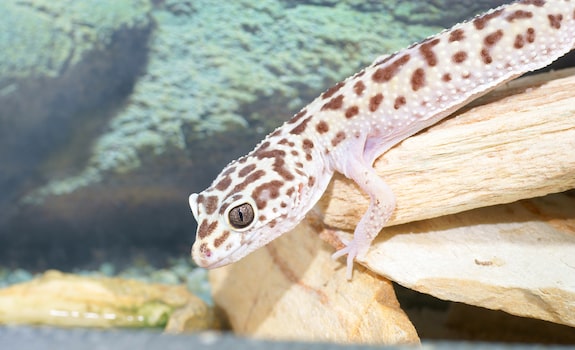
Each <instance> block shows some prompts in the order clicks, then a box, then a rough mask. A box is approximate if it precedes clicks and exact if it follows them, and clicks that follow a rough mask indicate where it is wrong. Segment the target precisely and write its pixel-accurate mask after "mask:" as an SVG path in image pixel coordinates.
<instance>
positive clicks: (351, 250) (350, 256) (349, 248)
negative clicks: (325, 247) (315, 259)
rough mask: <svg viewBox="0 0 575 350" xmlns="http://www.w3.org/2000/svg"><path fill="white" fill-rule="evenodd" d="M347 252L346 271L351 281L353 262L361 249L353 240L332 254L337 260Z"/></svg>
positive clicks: (347, 277) (346, 275) (346, 276)
mask: <svg viewBox="0 0 575 350" xmlns="http://www.w3.org/2000/svg"><path fill="white" fill-rule="evenodd" d="M346 254H347V258H346V265H347V266H346V273H345V278H346V279H347V280H348V281H349V280H351V278H352V276H353V263H354V260H355V258H356V257H357V256H358V254H359V251H358V249H357V247H356V246H355V245H354V244H353V242H351V244H350V243H347V244H346V247H345V248H342V249H340V250H338V251H336V252H335V253H333V254H332V255H331V258H332V259H333V260H337V259H339V258H341V257H342V256H344V255H346Z"/></svg>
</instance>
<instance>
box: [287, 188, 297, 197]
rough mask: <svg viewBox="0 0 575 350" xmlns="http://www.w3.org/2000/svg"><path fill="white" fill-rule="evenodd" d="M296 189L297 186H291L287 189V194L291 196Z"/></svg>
mask: <svg viewBox="0 0 575 350" xmlns="http://www.w3.org/2000/svg"><path fill="white" fill-rule="evenodd" d="M294 191H295V188H293V187H290V188H288V189H287V191H286V194H287V195H288V196H291V195H292V194H293V192H294Z"/></svg>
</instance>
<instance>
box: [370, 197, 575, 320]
mask: <svg viewBox="0 0 575 350" xmlns="http://www.w3.org/2000/svg"><path fill="white" fill-rule="evenodd" d="M574 252H575V196H572V195H571V196H570V195H567V194H555V195H549V196H546V197H543V198H536V199H530V200H523V201H520V202H517V203H512V204H507V205H499V206H493V207H487V208H480V209H475V210H472V211H468V212H465V213H459V214H455V215H448V216H444V217H440V218H436V219H430V220H424V221H420V222H415V223H410V224H404V225H399V226H394V227H390V228H388V229H386V230H384V232H383V233H382V234H380V236H378V237H377V239H376V240H375V242H374V244H373V246H372V249H371V250H370V252H369V254H368V256H367V257H366V259H365V260H363V261H361V262H362V263H363V264H365V265H366V266H367V267H368V268H369V269H370V270H372V271H374V272H376V273H378V274H380V275H382V276H385V277H387V278H389V279H391V280H393V281H396V282H398V283H399V284H401V285H403V286H405V287H408V288H411V289H414V290H417V291H420V292H423V293H428V294H431V295H433V296H436V297H438V298H440V299H445V300H452V301H459V302H463V303H466V304H470V305H477V306H481V307H485V308H489V309H494V310H503V311H506V312H508V313H511V314H514V315H519V316H526V317H532V318H537V319H542V320H547V321H551V322H556V323H560V324H565V325H570V326H575V254H574Z"/></svg>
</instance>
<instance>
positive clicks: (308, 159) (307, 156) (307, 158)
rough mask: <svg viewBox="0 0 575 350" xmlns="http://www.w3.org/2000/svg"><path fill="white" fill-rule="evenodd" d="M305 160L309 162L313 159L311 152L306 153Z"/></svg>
mask: <svg viewBox="0 0 575 350" xmlns="http://www.w3.org/2000/svg"><path fill="white" fill-rule="evenodd" d="M305 160H307V161H308V162H311V161H312V160H313V157H312V156H311V154H309V153H306V155H305Z"/></svg>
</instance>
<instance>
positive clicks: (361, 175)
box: [332, 157, 395, 280]
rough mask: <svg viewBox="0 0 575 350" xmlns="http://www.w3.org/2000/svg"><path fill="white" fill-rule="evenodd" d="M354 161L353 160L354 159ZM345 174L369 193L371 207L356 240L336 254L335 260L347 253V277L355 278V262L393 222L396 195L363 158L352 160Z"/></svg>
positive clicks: (361, 222) (362, 221) (358, 227)
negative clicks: (385, 226)
mask: <svg viewBox="0 0 575 350" xmlns="http://www.w3.org/2000/svg"><path fill="white" fill-rule="evenodd" d="M350 158H352V157H350ZM342 173H343V174H344V175H345V176H347V177H348V178H350V179H352V180H353V181H355V183H357V184H358V185H359V187H361V189H362V190H363V191H364V192H365V193H367V194H369V198H370V202H369V207H368V208H367V211H366V212H365V214H363V217H362V218H361V220H360V221H359V223H358V225H357V226H356V228H355V231H354V233H353V240H352V241H351V242H348V243H346V244H347V246H346V247H345V248H342V249H340V250H338V251H337V252H335V253H334V254H333V255H332V258H333V259H338V258H340V257H342V256H344V255H346V254H347V271H346V277H347V279H348V280H350V279H351V277H352V273H353V262H354V259H355V258H356V257H364V256H365V255H366V254H367V251H368V249H369V247H370V245H371V242H372V241H373V240H374V238H375V237H376V236H377V234H378V233H379V231H381V229H382V228H383V226H384V225H385V223H386V222H387V221H388V220H389V218H390V216H391V214H392V213H393V210H394V209H395V195H394V194H393V191H392V190H391V188H390V187H389V186H388V185H387V184H386V183H385V181H383V179H382V178H381V177H379V176H378V175H377V173H376V172H375V170H374V169H373V167H372V165H371V164H367V163H366V162H365V161H363V160H360V159H356V158H353V159H350V160H349V163H348V164H346V166H345V169H344V171H342Z"/></svg>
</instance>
